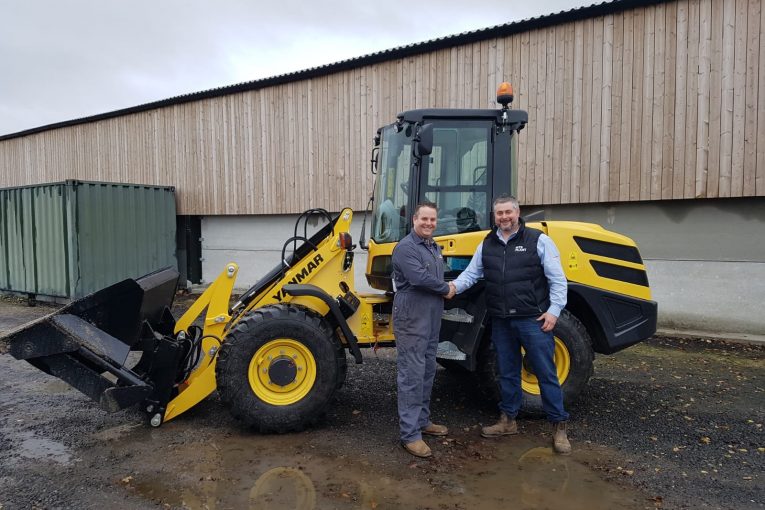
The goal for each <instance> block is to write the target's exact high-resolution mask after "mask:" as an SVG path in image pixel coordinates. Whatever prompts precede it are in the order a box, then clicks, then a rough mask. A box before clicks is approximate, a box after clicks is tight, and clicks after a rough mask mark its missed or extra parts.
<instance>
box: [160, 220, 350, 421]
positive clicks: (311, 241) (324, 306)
mask: <svg viewBox="0 0 765 510" xmlns="http://www.w3.org/2000/svg"><path fill="white" fill-rule="evenodd" d="M352 219H353V211H352V210H351V209H345V210H343V211H342V212H341V213H340V215H339V216H338V217H337V218H336V219H334V220H333V221H331V222H330V223H329V224H327V225H325V226H324V227H323V228H321V229H320V230H319V231H318V232H316V233H315V234H314V235H313V236H311V237H310V238H305V239H304V242H302V243H301V244H300V245H298V244H296V243H294V242H293V239H292V238H291V239H290V240H288V241H286V242H285V247H287V245H291V246H294V247H295V251H294V253H293V254H291V256H289V257H287V256H284V257H282V258H283V259H284V260H283V261H282V263H281V264H279V265H278V266H277V267H276V268H274V269H273V270H272V271H271V272H269V273H268V274H267V275H266V276H265V277H264V278H263V279H261V281H259V282H258V283H256V284H255V285H254V286H253V287H252V288H251V289H249V290H248V291H246V292H245V293H244V294H243V295H242V297H241V298H240V300H239V301H237V302H236V303H234V305H233V306H232V307H231V309H229V303H230V301H231V294H232V290H233V288H234V283H235V280H236V276H237V274H238V271H239V267H238V266H237V265H236V264H235V263H233V262H232V263H229V264H227V265H226V269H224V271H223V272H221V273H220V275H219V276H218V277H217V278H216V279H215V281H214V282H213V283H212V284H211V285H210V286H209V287H208V288H207V290H205V292H204V293H203V294H202V295H201V296H200V297H199V299H197V300H196V301H195V302H194V303H193V304H192V305H191V307H190V308H189V309H188V311H187V312H186V313H184V314H183V316H181V318H180V319H178V322H177V323H176V327H175V333H176V334H179V333H181V332H188V331H189V330H190V329H191V328H192V326H193V323H194V322H195V321H196V320H197V319H198V318H199V317H200V316H201V314H202V313H203V312H204V311H205V310H206V314H205V318H204V321H203V331H202V349H201V354H200V360H199V363H198V364H197V365H196V368H195V369H194V370H193V371H192V372H191V374H190V375H189V377H188V378H187V379H186V380H185V381H183V382H182V383H181V384H179V385H178V395H177V396H176V397H175V398H174V399H173V400H171V401H170V402H169V403H168V405H167V410H166V411H165V413H164V417H163V419H162V421H163V422H164V421H168V420H171V419H173V418H175V417H177V416H178V415H180V414H182V413H184V412H185V411H187V410H189V409H191V408H192V407H194V406H195V405H196V404H198V403H199V402H201V401H202V400H204V399H205V398H207V397H208V396H209V395H210V394H211V393H212V392H213V391H215V389H216V388H217V381H216V376H215V372H216V354H217V352H218V350H219V349H220V347H221V345H222V344H223V343H224V342H225V341H226V334H227V333H228V331H230V330H231V329H232V328H233V327H235V326H236V324H237V322H238V321H239V320H240V319H241V318H242V317H244V316H246V315H247V313H248V312H250V311H251V310H253V309H257V308H261V307H264V306H267V305H271V304H277V303H291V304H292V305H296V306H301V307H304V308H306V309H309V310H312V311H313V312H314V313H317V314H319V315H322V316H328V318H329V322H330V323H331V324H332V325H333V326H335V327H340V328H341V329H344V330H345V331H344V332H343V333H344V334H343V337H344V339H345V340H346V343H347V345H349V346H351V347H355V349H354V351H355V352H354V354H356V355H357V356H358V358H357V361H359V362H360V356H361V354H360V353H359V352H358V347H356V344H355V337H354V336H353V334H352V332H351V331H350V330H349V329H348V328H347V325H345V324H344V321H342V317H338V316H337V311H336V308H337V304H336V302H335V300H336V299H337V297H341V296H344V295H346V294H347V293H348V292H350V291H349V289H352V288H353V286H354V282H353V251H352V247H350V246H348V245H347V241H344V239H350V238H349V237H346V236H349V232H350V226H351V220H352ZM300 285H303V286H306V287H310V292H305V291H300V287H296V286H300ZM285 287H286V288H285ZM291 287H292V289H291V292H290V288H291ZM343 326H345V327H344V328H343Z"/></svg>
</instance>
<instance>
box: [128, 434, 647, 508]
mask: <svg viewBox="0 0 765 510" xmlns="http://www.w3.org/2000/svg"><path fill="white" fill-rule="evenodd" d="M143 434H145V432H141V431H135V432H134V433H129V434H127V437H123V438H122V440H121V441H120V443H121V445H122V446H123V447H129V445H128V444H126V443H125V442H124V441H126V440H127V442H129V441H130V438H136V436H140V435H143ZM155 440H156V439H155ZM156 442H157V443H158V448H159V449H161V451H155V454H156V455H157V456H158V458H161V459H162V461H161V462H162V463H170V464H173V465H176V466H181V467H180V469H165V468H162V467H161V465H159V464H155V466H154V467H155V468H156V469H154V470H152V471H133V473H132V474H131V475H129V476H126V477H124V478H122V479H121V480H119V481H118V482H117V483H119V484H121V485H123V486H124V487H125V489H126V490H128V491H131V492H132V493H133V494H135V495H139V496H141V497H143V498H146V499H147V500H149V501H153V502H155V503H157V504H162V505H169V506H171V507H180V508H189V509H209V510H222V509H269V510H281V509H297V510H312V509H327V508H337V509H379V510H382V509H412V510H414V509H466V510H494V509H498V508H504V509H531V508H533V509H545V508H550V509H554V508H566V509H569V510H577V509H587V510H597V509H604V510H605V509H609V510H614V509H632V508H644V507H645V499H644V497H643V496H641V495H640V494H638V493H635V492H631V491H630V490H626V489H625V488H623V487H618V486H615V485H612V484H608V483H606V482H604V481H603V480H601V479H600V478H599V477H598V476H597V475H596V473H594V472H593V471H591V470H590V469H589V468H587V467H585V466H584V465H583V464H581V462H580V460H582V459H583V458H584V457H585V456H587V455H589V456H592V455H593V454H592V453H584V452H581V453H580V460H577V453H578V452H575V453H574V455H572V456H571V457H561V456H556V455H554V454H553V453H552V450H551V449H550V448H549V447H546V446H541V445H540V442H539V438H531V439H528V438H524V437H517V438H512V439H511V440H509V441H498V442H497V444H496V447H495V448H493V449H492V454H491V458H488V459H486V458H484V459H475V458H467V459H465V460H463V461H461V462H460V463H459V464H458V465H452V466H451V467H450V468H449V469H440V468H438V467H435V466H436V465H434V464H432V463H434V462H435V463H437V462H438V460H437V459H436V460H434V461H430V460H425V461H416V460H413V459H412V458H411V457H409V456H407V455H406V454H405V453H403V451H402V453H401V462H400V465H399V466H397V467H395V466H394V468H393V469H391V468H390V465H388V466H387V467H386V468H385V469H379V466H378V468H377V469H376V466H375V461H374V453H372V454H366V455H365V456H364V457H363V458H361V459H358V458H350V456H338V455H336V454H333V452H332V450H331V448H330V447H329V445H326V444H321V443H318V442H317V441H316V438H313V439H309V438H307V437H306V435H288V436H245V435H237V434H234V435H232V436H230V437H228V438H226V439H224V440H216V441H214V442H206V443H196V442H195V443H194V444H191V443H188V442H179V443H176V444H174V445H169V446H160V444H161V441H158V440H157V441H156ZM381 453H384V454H390V452H381ZM152 464H153V463H143V464H142V465H141V466H143V468H144V469H145V467H146V466H147V465H152Z"/></svg>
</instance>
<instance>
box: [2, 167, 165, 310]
mask: <svg viewBox="0 0 765 510" xmlns="http://www.w3.org/2000/svg"><path fill="white" fill-rule="evenodd" d="M175 225H176V222H175V188H173V187H167V186H165V187H160V186H146V185H141V184H116V183H103V182H86V181H66V182H58V183H51V184H40V185H35V186H25V187H19V188H5V189H0V290H3V291H10V292H14V293H24V294H28V295H34V296H35V297H47V298H55V300H56V301H62V300H64V301H65V300H71V299H78V298H81V297H83V296H86V295H88V294H91V293H92V292H95V291H97V290H99V289H102V288H104V287H107V286H109V285H111V284H113V283H116V282H118V281H121V280H124V279H126V278H135V277H138V276H142V275H144V274H147V273H150V272H152V271H155V270H157V269H161V268H163V267H167V266H173V267H177V265H178V264H177V261H176V256H175V246H176V245H175Z"/></svg>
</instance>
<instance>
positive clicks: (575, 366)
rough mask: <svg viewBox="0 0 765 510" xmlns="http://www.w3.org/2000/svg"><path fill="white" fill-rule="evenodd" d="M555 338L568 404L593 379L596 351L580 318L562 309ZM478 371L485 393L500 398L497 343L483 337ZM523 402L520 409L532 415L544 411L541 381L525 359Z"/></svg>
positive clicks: (522, 376) (559, 371) (559, 376)
mask: <svg viewBox="0 0 765 510" xmlns="http://www.w3.org/2000/svg"><path fill="white" fill-rule="evenodd" d="M553 335H554V337H555V354H554V356H555V366H556V369H557V371H558V380H559V381H560V385H561V390H562V391H563V403H564V405H566V406H568V405H570V404H572V403H573V402H575V401H576V399H577V398H578V397H579V395H580V394H581V393H582V391H583V390H584V388H585V386H586V385H587V382H588V381H589V380H590V377H591V376H592V372H593V359H594V354H593V351H592V342H591V341H590V335H589V334H587V330H586V329H585V328H584V326H583V325H582V323H581V322H579V319H577V318H576V317H574V316H573V315H571V314H570V313H569V312H568V311H567V310H563V312H562V313H561V314H560V317H558V322H557V323H556V324H555V329H554V330H553ZM478 371H479V372H478V374H479V378H480V382H481V388H482V389H483V391H484V393H486V394H487V396H489V397H490V398H492V399H493V400H495V401H497V402H498V401H499V399H500V393H499V368H498V366H497V354H496V352H495V351H494V345H493V344H492V342H491V340H490V339H489V338H488V336H487V338H486V339H484V342H483V344H482V345H481V348H480V350H479V359H478ZM521 388H522V389H523V405H522V407H521V410H522V411H523V412H527V413H531V414H541V413H544V411H543V409H542V397H541V393H540V391H539V383H538V381H537V378H536V375H534V371H533V369H532V367H531V366H530V364H529V363H527V362H526V359H525V356H524V360H523V368H522V369H521Z"/></svg>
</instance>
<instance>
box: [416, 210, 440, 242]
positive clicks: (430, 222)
mask: <svg viewBox="0 0 765 510" xmlns="http://www.w3.org/2000/svg"><path fill="white" fill-rule="evenodd" d="M437 222H438V212H437V211H436V210H435V209H433V208H432V207H428V206H422V207H420V210H419V211H417V212H416V213H415V214H414V216H413V217H412V223H414V232H415V234H417V235H418V236H420V237H421V238H423V239H430V238H431V237H433V231H434V230H435V229H436V223H437Z"/></svg>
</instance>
